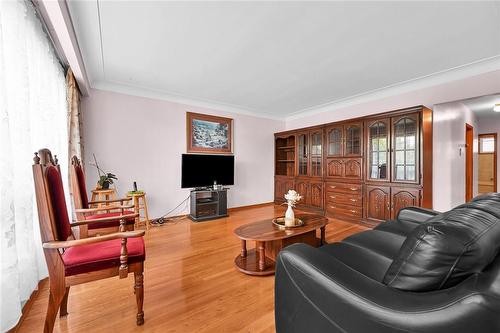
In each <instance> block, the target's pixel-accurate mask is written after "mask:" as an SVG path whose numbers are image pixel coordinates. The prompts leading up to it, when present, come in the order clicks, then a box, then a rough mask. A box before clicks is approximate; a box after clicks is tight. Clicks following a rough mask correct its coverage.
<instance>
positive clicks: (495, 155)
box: [477, 133, 498, 192]
mask: <svg viewBox="0 0 500 333" xmlns="http://www.w3.org/2000/svg"><path fill="white" fill-rule="evenodd" d="M482 137H493V140H494V141H495V151H494V152H493V192H496V191H497V181H498V180H497V174H498V169H497V150H498V146H497V144H498V141H497V133H483V134H479V135H478V138H477V145H478V147H477V152H478V154H480V153H481V146H480V145H481V138H482Z"/></svg>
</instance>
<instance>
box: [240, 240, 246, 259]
mask: <svg viewBox="0 0 500 333" xmlns="http://www.w3.org/2000/svg"><path fill="white" fill-rule="evenodd" d="M241 257H242V258H246V257H247V241H246V240H244V239H242V240H241Z"/></svg>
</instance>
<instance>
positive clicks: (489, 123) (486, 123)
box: [477, 112, 500, 191]
mask: <svg viewBox="0 0 500 333" xmlns="http://www.w3.org/2000/svg"><path fill="white" fill-rule="evenodd" d="M477 119H478V125H479V131H478V134H488V133H497V182H498V181H500V114H499V113H493V112H492V114H491V115H488V116H482V115H481V116H479V117H477ZM498 190H500V189H499V188H497V191H498Z"/></svg>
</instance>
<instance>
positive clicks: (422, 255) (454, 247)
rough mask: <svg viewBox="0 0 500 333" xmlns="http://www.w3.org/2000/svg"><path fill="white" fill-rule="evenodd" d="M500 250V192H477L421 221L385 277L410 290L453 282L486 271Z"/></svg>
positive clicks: (392, 283)
mask: <svg viewBox="0 0 500 333" xmlns="http://www.w3.org/2000/svg"><path fill="white" fill-rule="evenodd" d="M499 249H500V194H499V193H492V194H488V195H482V196H479V197H476V198H475V199H474V200H472V201H470V202H468V203H465V204H463V205H460V206H458V207H456V208H454V209H452V210H450V211H448V212H446V213H442V214H439V215H436V216H435V217H433V218H431V219H429V220H428V221H426V222H425V223H423V224H422V225H420V226H418V227H417V228H416V229H415V230H414V231H413V232H412V233H411V234H410V235H409V236H408V238H407V239H406V240H405V242H404V243H403V245H402V246H401V249H400V251H399V254H398V256H397V257H396V258H395V259H394V261H393V262H392V264H391V266H390V267H389V269H388V270H387V272H386V274H385V277H384V280H383V282H384V283H385V284H386V285H388V286H390V287H393V288H398V289H402V290H409V291H432V290H439V289H445V288H449V287H452V286H454V285H456V284H458V283H460V282H461V281H463V280H464V279H465V278H467V277H468V276H470V275H472V274H474V273H479V272H481V271H482V270H483V269H484V268H485V267H486V266H487V265H488V264H490V263H491V262H492V261H493V260H494V259H495V257H496V256H497V254H498V252H499Z"/></svg>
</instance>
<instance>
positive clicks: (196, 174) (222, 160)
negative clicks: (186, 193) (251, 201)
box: [181, 154, 234, 188]
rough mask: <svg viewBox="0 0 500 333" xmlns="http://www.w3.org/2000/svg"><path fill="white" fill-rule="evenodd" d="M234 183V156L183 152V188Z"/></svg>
mask: <svg viewBox="0 0 500 333" xmlns="http://www.w3.org/2000/svg"><path fill="white" fill-rule="evenodd" d="M214 181H216V182H217V184H219V185H234V156H228V155H202V154H199V155H198V154H182V180H181V187H182V188H192V187H205V186H211V185H213V184H214Z"/></svg>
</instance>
